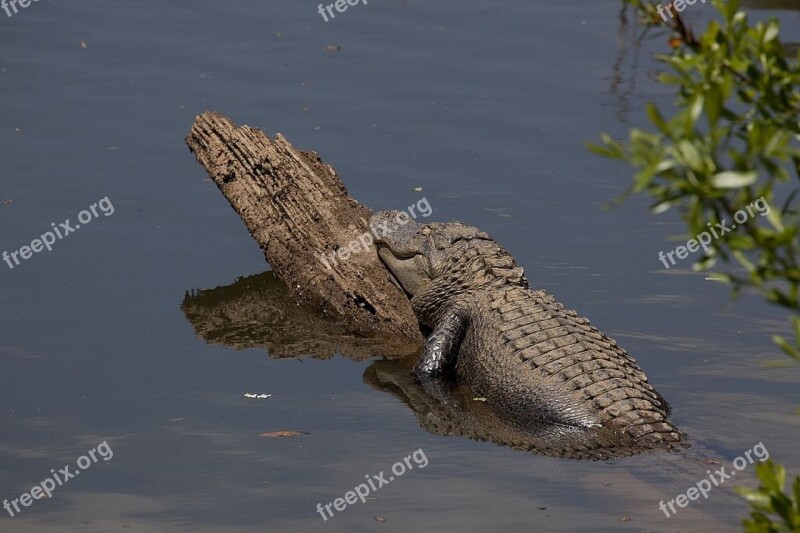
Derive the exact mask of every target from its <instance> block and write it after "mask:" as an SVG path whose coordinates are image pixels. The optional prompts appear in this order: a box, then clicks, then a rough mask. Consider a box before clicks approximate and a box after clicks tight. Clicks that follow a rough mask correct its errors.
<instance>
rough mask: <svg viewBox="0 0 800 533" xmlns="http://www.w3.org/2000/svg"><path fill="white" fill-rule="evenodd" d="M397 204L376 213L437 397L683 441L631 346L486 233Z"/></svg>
mask: <svg viewBox="0 0 800 533" xmlns="http://www.w3.org/2000/svg"><path fill="white" fill-rule="evenodd" d="M404 215H405V213H402V212H400V211H380V212H377V213H375V214H374V215H373V216H372V218H371V219H370V227H371V229H372V231H373V234H374V235H375V244H376V248H377V251H378V255H379V256H380V258H381V260H382V261H383V263H384V264H385V265H386V267H387V269H388V271H389V272H390V274H391V276H392V278H393V281H395V282H396V283H397V284H398V285H399V286H400V287H401V288H402V289H403V290H404V291H405V292H406V294H407V295H408V297H409V298H410V300H411V305H412V308H413V310H414V313H415V315H416V317H417V319H418V320H419V322H420V324H421V325H422V326H423V327H424V328H425V329H426V330H427V331H429V332H430V333H429V335H428V337H427V341H426V344H425V347H424V348H423V350H422V354H421V355H420V356H419V359H418V361H417V362H416V365H415V367H414V373H415V374H416V376H417V378H418V379H419V380H420V382H421V383H422V384H424V385H425V386H426V387H425V388H426V390H429V391H431V393H432V394H436V391H437V390H444V389H446V388H447V387H446V385H445V384H446V383H447V382H448V381H454V380H457V381H458V382H459V383H464V384H466V385H467V386H468V387H469V389H470V390H471V391H473V392H474V393H475V394H476V395H477V396H478V397H480V398H481V400H482V401H485V402H486V404H487V406H489V407H490V408H492V409H493V410H494V411H496V412H497V413H500V414H502V415H504V416H505V417H506V418H507V419H509V420H513V421H515V423H517V424H518V425H521V426H522V427H525V426H530V425H537V424H539V425H541V424H542V423H554V424H558V425H561V426H564V427H570V428H574V429H583V430H586V431H597V430H599V429H603V430H611V431H613V432H614V433H615V434H616V435H619V437H620V438H621V439H623V440H628V441H632V442H634V443H635V444H636V445H637V446H641V447H644V448H649V449H656V448H658V449H661V448H663V449H672V448H676V447H685V446H687V444H686V439H685V437H684V435H683V434H682V433H681V432H680V431H679V430H678V429H677V428H676V427H675V426H674V425H673V424H672V423H671V422H670V421H669V420H668V419H667V417H668V415H669V412H670V407H669V404H668V403H667V402H666V400H664V398H663V397H662V396H661V395H660V394H659V393H658V392H657V391H656V390H655V389H654V388H653V387H652V385H650V384H649V383H648V381H647V376H646V375H645V373H644V372H643V371H642V369H641V368H640V367H639V366H638V365H637V363H636V361H635V360H634V359H633V358H632V357H631V356H629V355H628V353H627V352H626V351H625V350H623V349H622V348H620V347H619V346H618V345H617V343H616V342H615V341H614V340H613V339H611V338H609V337H607V336H606V335H604V334H603V333H601V332H599V331H598V330H597V328H595V327H593V326H592V325H591V324H590V322H589V320H588V319H586V318H583V317H581V316H579V315H578V313H577V312H575V311H572V310H570V309H567V308H565V307H564V306H563V305H562V304H560V303H559V302H557V301H556V300H555V298H553V296H551V295H549V294H547V293H546V292H545V291H543V290H532V289H531V288H530V287H529V285H528V281H527V278H526V277H525V274H524V271H523V269H522V267H520V266H519V265H518V264H517V262H516V261H515V260H514V258H513V257H512V256H511V254H510V253H509V252H507V251H506V250H505V249H504V248H503V247H502V246H500V245H499V244H498V243H497V242H495V241H494V240H493V239H492V238H491V237H490V236H489V234H487V233H485V232H483V231H481V230H479V229H478V228H475V227H473V226H469V225H466V224H463V223H461V222H447V223H441V222H433V223H429V224H420V223H417V222H415V221H412V220H408V216H407V215H405V218H404Z"/></svg>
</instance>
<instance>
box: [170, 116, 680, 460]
mask: <svg viewBox="0 0 800 533" xmlns="http://www.w3.org/2000/svg"><path fill="white" fill-rule="evenodd" d="M186 142H187V144H188V145H189V148H190V149H191V150H192V152H194V154H195V155H196V157H197V160H198V161H199V162H200V163H201V164H202V165H203V166H204V167H205V168H206V170H207V171H208V174H209V176H211V178H212V179H213V180H214V182H215V183H216V184H217V186H218V187H219V188H220V190H221V191H222V194H223V195H224V196H225V197H226V198H227V199H228V201H229V202H230V204H231V205H232V206H233V208H234V209H235V210H236V212H237V213H238V214H239V216H240V217H241V218H242V220H243V221H244V222H245V224H246V226H247V228H248V230H249V231H250V234H251V235H252V236H253V238H254V239H255V240H256V242H258V244H259V245H260V246H261V249H262V250H263V251H264V255H265V256H266V258H267V261H268V262H269V263H270V265H271V266H272V268H273V271H274V273H275V276H276V278H278V279H280V280H281V281H283V282H284V283H285V284H286V286H287V287H288V289H289V291H290V292H291V294H292V295H293V296H294V299H295V300H296V301H297V302H298V303H300V304H302V305H304V306H305V307H306V308H308V309H311V310H316V311H318V312H320V313H321V314H323V315H327V316H330V317H332V318H335V319H336V320H337V321H339V322H340V323H343V324H346V325H347V327H348V328H350V329H351V330H352V331H356V332H361V333H363V334H377V335H380V336H384V337H387V338H391V337H402V338H403V339H406V340H407V343H408V345H410V346H415V345H420V347H421V343H422V340H423V339H422V336H421V333H420V324H422V325H423V326H424V327H426V328H428V329H430V331H432V333H431V334H430V336H429V337H428V339H427V344H426V345H425V347H424V349H422V350H421V353H422V355H421V357H420V360H419V362H418V363H417V365H416V367H415V373H416V376H417V379H418V381H419V382H421V384H422V385H423V387H424V389H425V391H426V392H427V393H428V394H430V395H431V396H433V397H436V398H438V399H440V400H441V401H443V402H445V403H447V404H450V403H452V402H453V395H452V382H453V381H454V380H453V379H450V378H457V379H458V381H459V382H461V383H462V384H465V385H466V386H467V387H469V388H470V389H471V390H472V391H474V392H475V393H477V394H478V395H479V396H481V397H483V398H484V399H485V401H486V402H487V407H489V408H491V409H493V410H494V411H496V412H497V413H498V414H500V415H501V416H503V417H504V418H507V419H508V420H509V422H510V423H511V424H513V425H515V426H519V427H523V428H524V427H539V428H541V427H543V426H542V424H545V426H544V427H546V428H551V426H550V425H553V427H555V428H556V430H555V432H551V429H547V431H546V432H545V433H541V430H539V432H540V433H541V434H543V435H555V436H556V437H558V436H559V435H561V436H564V437H566V436H568V435H572V436H573V437H574V436H575V432H578V434H579V435H578V437H577V439H576V440H574V442H573V444H571V445H570V446H569V448H570V449H573V450H577V449H583V450H592V449H596V448H597V447H602V448H606V449H607V448H612V449H613V448H617V450H620V449H622V448H625V449H628V448H629V447H633V448H640V447H641V448H645V449H647V448H653V449H657V448H666V449H672V448H674V447H683V446H685V445H686V442H685V439H684V437H683V435H682V434H681V432H680V431H679V430H678V429H677V428H676V427H675V426H674V425H672V423H671V422H669V421H668V420H667V416H668V414H669V405H668V404H667V402H666V401H665V400H664V399H663V398H662V397H661V395H660V394H658V392H657V391H656V390H655V389H654V388H653V387H652V386H651V385H650V384H649V383H648V380H647V376H646V375H645V374H644V372H643V371H642V370H641V368H639V366H638V365H637V364H636V361H635V360H634V359H633V358H632V357H630V356H628V354H627V353H626V352H625V351H624V350H623V349H621V348H620V347H618V346H617V344H616V342H614V341H613V340H612V339H609V338H608V337H606V336H605V335H603V334H602V333H600V332H599V331H597V329H595V328H594V327H592V326H591V324H590V323H589V321H588V320H586V319H584V318H582V317H580V316H578V314H577V313H576V312H574V311H570V310H568V309H565V308H564V306H562V305H561V304H559V303H558V302H556V301H555V299H553V298H552V297H551V296H549V295H547V294H544V293H543V292H541V291H532V290H531V289H530V288H529V287H528V282H527V279H526V278H525V276H524V274H523V270H522V268H521V267H520V266H519V265H517V264H516V262H515V261H514V259H513V257H512V256H511V255H510V254H509V253H508V252H507V251H505V250H504V249H503V248H502V247H501V246H500V245H498V244H497V243H496V242H495V241H494V240H493V239H492V238H491V237H490V236H489V235H488V234H486V233H484V232H482V231H480V230H479V229H477V228H474V227H472V226H467V225H464V224H461V223H458V222H451V223H447V224H443V223H432V224H426V225H420V224H417V223H415V222H411V221H409V220H406V221H405V222H403V221H401V219H400V215H401V214H402V213H401V212H396V211H382V212H379V213H375V214H373V213H372V212H371V211H370V210H369V209H368V208H366V207H364V206H362V205H361V204H359V203H358V202H356V201H355V200H353V199H352V198H350V197H349V196H348V194H347V190H346V189H345V187H344V184H343V183H342V181H341V179H340V178H339V176H338V175H337V174H336V171H335V170H334V169H333V167H331V166H330V165H328V164H326V163H324V162H323V161H322V160H321V159H320V158H319V156H318V155H317V154H316V153H314V152H303V151H300V150H297V149H295V148H293V147H292V146H291V144H289V142H288V141H287V140H286V139H285V138H284V137H283V136H281V135H280V134H278V135H277V136H276V138H275V139H274V140H272V139H270V138H269V137H268V136H267V135H266V134H265V133H263V132H262V131H260V130H257V129H253V128H250V127H248V126H242V127H238V128H237V127H236V126H234V124H233V123H232V122H231V121H230V120H228V119H226V118H225V117H222V116H221V115H219V114H217V113H212V112H206V113H203V114H201V115H199V116H198V117H197V118H196V119H195V121H194V124H193V125H192V128H191V131H190V133H189V135H188V137H187V139H186ZM367 233H371V234H372V235H375V241H376V243H377V247H378V252H379V253H378V252H376V250H375V249H373V248H372V247H369V250H368V253H354V254H353V255H352V256H351V257H350V258H349V260H347V261H333V262H332V264H331V263H329V262H323V261H321V260H320V257H322V256H323V255H324V256H326V257H331V256H332V255H333V254H334V253H335V252H336V251H337V250H338V249H339V247H341V246H347V244H346V243H351V242H356V241H357V239H358V237H359V236H361V235H364V234H367ZM339 255H341V254H339ZM387 268H388V270H387ZM418 351H419V350H418ZM384 355H388V354H384ZM597 432H599V433H598V435H599V434H602V436H603V438H602V439H600V440H602V441H603V442H602V444H601V443H600V440H598V438H597V437H596V436H591V435H594V434H595V433H597ZM589 436H591V438H588V439H587V437H589ZM548 438H550V437H548ZM609 439H610V441H609ZM536 447H538V448H541V447H542V445H541V444H540V445H537V446H536ZM546 447H551V445H550V444H548V445H547V446H546ZM570 453H572V452H570ZM581 453H582V452H581Z"/></svg>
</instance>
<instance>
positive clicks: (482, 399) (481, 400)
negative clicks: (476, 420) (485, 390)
mask: <svg viewBox="0 0 800 533" xmlns="http://www.w3.org/2000/svg"><path fill="white" fill-rule="evenodd" d="M472 401H473V402H485V401H486V398H483V397H480V398H473V399H472Z"/></svg>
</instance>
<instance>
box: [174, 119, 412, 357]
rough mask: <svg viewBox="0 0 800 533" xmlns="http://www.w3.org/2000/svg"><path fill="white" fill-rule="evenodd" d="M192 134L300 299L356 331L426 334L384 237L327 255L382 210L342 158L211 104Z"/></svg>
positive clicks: (196, 149) (197, 150) (192, 142)
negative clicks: (341, 165) (373, 206)
mask: <svg viewBox="0 0 800 533" xmlns="http://www.w3.org/2000/svg"><path fill="white" fill-rule="evenodd" d="M186 144H187V145H188V146H189V149H190V150H191V151H192V152H193V153H194V154H195V156H196V157H197V161H198V162H199V163H200V164H201V165H202V166H203V167H204V168H205V169H206V171H207V172H208V175H209V177H211V179H212V180H213V181H214V183H216V184H217V186H218V187H219V189H220V191H221V192H222V194H223V195H224V196H225V198H227V200H228V202H229V203H230V204H231V206H232V207H233V209H234V210H235V211H236V213H237V214H238V215H239V217H241V219H242V220H243V221H244V223H245V225H246V226H247V229H248V231H249V232H250V235H252V237H253V238H254V239H255V240H256V242H257V243H258V245H259V246H260V247H261V250H262V251H263V252H264V255H265V257H266V259H267V261H268V262H269V264H270V266H271V267H272V269H273V271H274V272H275V275H276V277H277V278H278V279H280V280H281V281H283V282H284V283H285V284H286V286H287V288H288V289H289V291H290V292H291V293H292V295H293V297H294V299H295V300H296V301H297V302H298V303H299V304H301V305H304V306H305V307H307V308H309V309H311V310H313V311H316V312H320V313H322V314H325V315H328V316H331V317H333V318H335V319H340V320H341V321H343V322H344V323H346V324H348V326H349V327H351V328H352V329H353V331H362V332H374V333H381V334H386V335H393V336H398V335H399V336H402V337H404V338H407V339H409V340H411V341H414V342H418V343H419V342H421V341H422V336H421V334H420V332H419V325H418V323H417V320H416V318H415V317H414V314H413V312H412V310H411V305H410V303H409V301H408V298H407V297H406V296H405V294H404V293H403V292H402V290H400V289H399V288H398V287H397V286H396V285H395V284H394V283H392V282H391V280H390V277H389V274H388V272H387V271H386V269H385V267H384V266H383V264H382V263H381V261H380V259H379V258H378V255H377V253H375V249H374V247H372V246H369V247H367V248H366V249H361V251H360V252H359V253H353V254H351V256H350V258H349V259H347V260H341V259H338V260H337V261H328V263H327V264H326V263H324V262H323V261H322V260H321V257H322V254H326V256H327V257H330V256H331V254H332V253H334V252H336V251H337V250H338V249H339V248H342V247H345V248H346V247H348V245H349V244H350V243H352V242H358V241H357V239H358V237H359V236H361V235H363V234H365V233H367V232H368V231H369V230H368V227H367V221H368V220H369V217H370V215H371V214H372V212H371V211H370V209H369V208H367V207H365V206H363V205H361V204H359V203H358V202H357V201H355V200H354V199H353V198H351V197H350V196H349V195H348V193H347V189H346V188H345V186H344V184H343V183H342V180H341V179H340V178H339V176H338V175H337V174H336V171H335V170H334V169H333V167H332V166H330V165H329V164H327V163H325V162H324V161H322V159H320V157H319V156H318V155H317V154H316V153H315V152H303V151H300V150H297V149H295V148H294V147H293V146H292V145H291V144H290V143H289V141H287V140H286V139H285V138H284V137H283V136H282V135H281V134H278V135H277V136H276V137H275V139H274V140H273V139H270V137H269V136H268V135H267V134H266V133H264V132H263V131H261V130H258V129H255V128H250V127H249V126H241V127H237V126H236V125H235V124H233V122H231V120H229V119H228V118H226V117H223V116H222V115H220V114H218V113H215V112H209V111H207V112H204V113H202V114H201V115H198V116H197V117H196V118H195V121H194V123H193V124H192V127H191V130H190V131H189V135H188V136H187V137H186ZM353 248H357V247H353Z"/></svg>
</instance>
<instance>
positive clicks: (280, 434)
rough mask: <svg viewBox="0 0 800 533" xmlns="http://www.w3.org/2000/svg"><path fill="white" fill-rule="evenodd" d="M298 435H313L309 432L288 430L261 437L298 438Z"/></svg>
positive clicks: (264, 434)
mask: <svg viewBox="0 0 800 533" xmlns="http://www.w3.org/2000/svg"><path fill="white" fill-rule="evenodd" d="M298 435H311V433H309V432H307V431H294V430H291V429H290V430H286V431H268V432H266V433H259V434H258V436H259V437H270V438H276V437H296V436H298Z"/></svg>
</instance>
